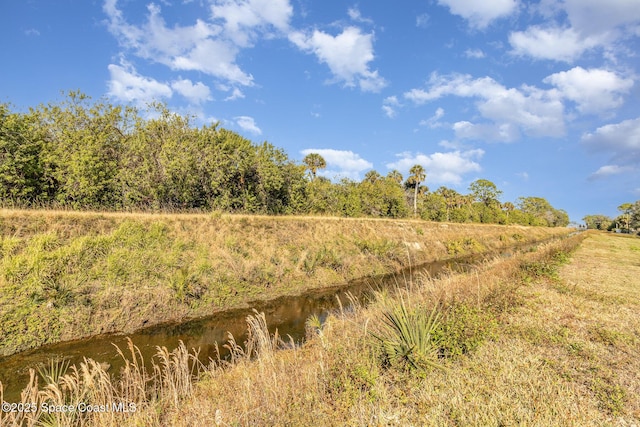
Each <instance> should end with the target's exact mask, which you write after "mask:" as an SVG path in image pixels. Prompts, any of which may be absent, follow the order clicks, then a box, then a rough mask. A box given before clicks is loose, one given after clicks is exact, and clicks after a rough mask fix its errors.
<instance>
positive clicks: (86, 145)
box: [0, 92, 569, 226]
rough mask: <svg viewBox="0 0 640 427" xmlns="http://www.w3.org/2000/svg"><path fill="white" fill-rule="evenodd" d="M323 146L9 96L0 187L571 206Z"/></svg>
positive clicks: (275, 206)
mask: <svg viewBox="0 0 640 427" xmlns="http://www.w3.org/2000/svg"><path fill="white" fill-rule="evenodd" d="M325 166H326V164H325V161H324V159H322V157H321V156H320V155H318V154H310V155H308V156H307V157H306V158H305V159H304V161H303V163H302V164H300V163H297V162H295V161H293V160H291V159H289V157H288V156H287V154H286V153H285V152H284V151H283V150H282V149H279V148H276V147H274V146H273V145H271V144H270V143H268V142H263V143H260V144H255V143H253V142H251V141H249V140H247V139H246V138H243V137H242V136H240V135H238V134H237V133H235V132H232V131H229V130H227V129H223V128H221V127H220V126H219V124H214V125H210V126H202V127H196V126H194V123H193V119H192V118H189V117H185V116H182V115H179V114H176V113H173V112H171V111H169V110H168V109H167V107H166V106H165V105H162V104H153V105H151V106H150V107H149V109H148V110H147V111H144V112H140V111H138V110H137V109H135V108H132V107H125V106H120V105H112V104H110V103H108V102H106V101H99V102H92V101H91V99H89V98H88V97H87V96H85V95H83V94H81V93H79V92H71V93H69V95H68V96H67V97H66V98H65V100H63V101H62V102H60V103H57V104H48V105H41V106H38V107H35V108H31V109H30V110H29V111H28V112H26V113H19V112H13V111H11V108H10V106H9V105H7V104H0V198H1V199H2V203H3V205H5V206H19V207H56V206H59V207H68V208H72V209H103V210H212V209H216V210H222V211H226V212H246V213H260V214H327V215H341V216H376V217H392V218H401V217H409V216H413V215H415V216H419V217H421V218H423V219H427V220H433V221H453V222H483V223H502V224H506V223H518V224H524V225H545V226H565V225H567V224H568V223H569V218H568V216H567V214H566V212H564V211H562V210H557V209H555V208H553V207H552V206H551V205H550V204H549V202H548V201H546V200H545V199H543V198H539V197H525V198H520V199H519V200H518V202H517V203H516V204H515V205H514V204H512V203H510V202H506V203H501V202H500V200H499V198H500V195H501V192H500V191H499V190H498V189H497V188H496V186H495V185H494V184H493V183H491V182H490V181H487V180H478V181H475V182H474V183H472V184H471V186H470V187H469V190H470V193H469V194H467V195H462V194H459V193H457V192H456V191H455V190H452V189H449V188H445V187H440V188H439V189H437V190H436V191H433V192H432V191H429V189H428V188H427V187H426V186H424V185H421V184H422V183H423V182H424V181H425V179H426V175H427V172H428V171H424V169H422V167H421V166H419V165H416V166H414V167H413V168H412V169H411V175H410V176H409V177H407V179H406V180H405V179H404V177H403V176H402V175H401V174H400V173H399V172H398V171H392V172H390V173H389V174H387V175H386V176H382V175H380V174H379V173H378V172H376V171H369V172H368V173H367V174H366V176H365V178H364V179H363V180H362V181H361V182H356V181H353V180H349V179H343V180H341V181H340V182H337V183H334V182H331V181H329V180H328V179H326V178H324V177H321V176H317V171H318V170H319V169H322V168H324V167H325Z"/></svg>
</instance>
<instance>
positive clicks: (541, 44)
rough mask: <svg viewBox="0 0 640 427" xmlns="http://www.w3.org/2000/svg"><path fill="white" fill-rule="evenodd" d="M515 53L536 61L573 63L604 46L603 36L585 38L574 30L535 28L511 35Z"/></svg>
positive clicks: (510, 41) (510, 40)
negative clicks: (592, 50) (588, 52)
mask: <svg viewBox="0 0 640 427" xmlns="http://www.w3.org/2000/svg"><path fill="white" fill-rule="evenodd" d="M509 43H510V44H511V47H512V48H513V53H514V54H515V55H519V56H530V57H532V58H535V59H551V60H555V61H564V62H573V61H575V60H576V59H578V58H579V57H580V56H582V54H583V53H584V52H585V51H587V50H589V49H593V48H595V47H598V46H601V45H603V44H604V38H603V37H602V36H587V37H585V36H583V35H581V34H580V33H578V32H577V31H576V30H574V29H573V28H559V27H539V26H533V27H529V28H527V29H526V30H525V31H516V32H513V33H511V34H510V35H509Z"/></svg>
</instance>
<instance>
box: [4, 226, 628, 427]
mask: <svg viewBox="0 0 640 427" xmlns="http://www.w3.org/2000/svg"><path fill="white" fill-rule="evenodd" d="M583 238H585V236H584V235H582V236H575V237H572V238H570V239H565V240H563V241H561V242H558V243H555V244H552V245H545V246H543V247H539V248H538V249H537V250H536V251H533V252H529V253H524V254H520V255H517V256H514V257H511V258H509V259H496V260H494V261H493V262H490V263H487V264H486V265H484V266H483V267H482V268H481V269H480V270H478V271H475V272H471V273H467V274H456V275H451V276H449V277H446V278H443V279H438V280H431V279H429V278H425V277H422V278H416V279H415V280H414V281H413V282H412V283H411V284H410V286H409V289H408V290H403V291H399V292H398V293H397V295H396V294H390V293H388V292H384V293H380V294H378V295H377V299H376V301H375V302H373V303H372V304H371V305H369V306H368V307H361V308H357V309H355V310H349V311H342V312H338V313H336V314H335V315H332V316H330V317H329V318H328V319H327V320H326V322H325V323H324V324H320V323H319V322H318V321H317V319H310V320H309V321H308V335H309V340H308V341H307V343H306V344H305V345H303V346H302V347H299V348H289V349H284V350H280V351H275V350H276V349H277V348H282V347H283V342H282V341H281V340H279V339H277V337H273V336H270V335H269V334H268V332H266V327H265V326H266V325H264V322H263V318H262V317H261V316H259V315H256V316H252V317H250V318H249V319H248V326H249V329H250V332H251V334H250V338H249V341H248V347H247V348H246V349H245V350H242V349H240V348H238V347H236V346H235V345H234V344H233V343H231V344H230V347H231V348H232V349H233V350H234V351H233V354H234V357H233V360H232V361H230V362H225V363H217V364H214V365H212V366H209V367H207V368H204V367H201V370H200V374H199V375H197V380H196V376H194V375H193V373H194V371H193V363H190V362H189V360H190V356H189V354H188V352H187V350H186V349H184V348H182V349H179V350H177V351H175V352H174V353H171V354H170V353H168V352H167V351H166V350H164V349H161V350H159V353H158V358H157V364H156V367H155V368H154V369H153V370H148V371H145V370H144V369H142V368H141V367H140V365H139V363H138V362H136V361H135V360H134V359H133V358H132V356H131V355H129V356H128V358H129V359H130V360H131V363H130V364H129V365H128V368H127V370H126V371H125V372H124V376H123V378H124V380H123V382H121V383H115V382H113V381H112V380H109V377H108V375H107V374H106V373H105V372H104V371H103V370H102V369H101V367H100V366H99V365H96V364H93V363H92V362H90V361H89V362H88V363H87V364H85V365H83V366H82V367H80V368H79V369H78V370H71V372H70V373H69V374H67V375H66V376H63V377H61V378H59V379H56V381H55V382H54V384H51V385H49V386H48V387H47V388H42V387H41V388H36V387H34V386H33V385H34V384H35V378H34V381H33V382H32V386H31V387H30V388H27V389H26V390H25V393H24V395H23V398H24V401H25V402H30V401H34V402H42V401H46V402H49V403H51V404H60V403H68V404H69V403H71V404H73V403H77V402H79V401H90V402H93V403H95V404H101V403H108V402H113V401H125V402H134V403H136V404H137V407H136V409H137V411H136V412H135V413H134V414H128V415H125V414H121V413H113V412H111V413H105V414H77V413H76V414H71V415H70V414H66V415H64V416H63V415H60V416H57V417H54V416H45V415H43V414H39V415H33V416H31V418H29V416H26V418H25V419H24V420H25V424H29V423H31V422H35V419H36V418H37V417H40V421H45V422H51V423H52V424H53V423H58V424H59V425H79V424H82V423H85V424H86V425H157V426H164V425H167V426H168V425H171V426H191V425H220V426H245V425H246V426H248V425H355V426H359V425H362V426H364V425H385V426H386V425H399V426H405V425H434V426H446V425H451V426H455V425H476V426H501V425H527V426H578V425H579V426H587V425H589V426H590V425H611V426H634V425H638V422H640V359H639V358H638V354H640V319H639V316H638V315H637V313H638V312H640V282H638V280H637V279H636V278H637V277H638V275H639V273H640V239H637V238H628V237H622V236H616V235H611V234H604V233H596V232H594V233H590V234H588V236H587V237H586V240H584V241H583V242H582V243H581V240H582V239H583ZM576 245H580V246H578V249H577V250H576V251H575V252H574V251H573V249H575V247H576ZM434 307H435V309H434ZM402 313H405V314H406V316H404V317H403V315H402ZM434 313H435V314H436V316H431V314H434ZM385 319H386V320H385ZM390 319H395V320H396V321H397V323H398V324H399V325H401V326H402V325H405V326H406V328H405V329H404V330H405V333H404V334H399V333H398V331H397V330H396V331H394V329H393V328H391V327H390V325H391V323H390V321H389V320H390ZM403 319H404V320H403ZM434 320H435V321H434ZM400 330H403V328H400ZM418 336H420V337H423V338H425V337H426V339H425V340H423V341H420V339H418V338H417V337H418ZM408 337H413V338H415V340H414V341H412V342H413V344H412V345H411V346H409V348H407V347H405V348H404V351H401V352H397V351H395V350H397V349H398V348H400V347H401V346H399V345H398V344H401V343H403V342H407V340H408ZM285 341H286V340H285ZM408 341H411V340H408ZM425 343H426V344H425ZM284 347H286V345H285V346H284ZM394 349H395V350H394ZM131 350H132V351H131V353H132V354H135V349H133V348H132V349H131ZM394 351H395V352H394ZM125 353H127V352H126V351H125ZM127 354H128V353H127ZM83 399H84V400H83ZM12 419H13V420H14V421H16V422H18V421H20V418H19V417H14V418H9V417H8V416H7V415H5V419H4V421H5V422H11V420H12Z"/></svg>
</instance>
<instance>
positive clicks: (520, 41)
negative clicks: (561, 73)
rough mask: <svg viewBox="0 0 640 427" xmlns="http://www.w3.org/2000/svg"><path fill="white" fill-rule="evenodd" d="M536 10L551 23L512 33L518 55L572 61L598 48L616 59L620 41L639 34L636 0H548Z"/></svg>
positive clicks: (639, 12) (639, 9)
mask: <svg viewBox="0 0 640 427" xmlns="http://www.w3.org/2000/svg"><path fill="white" fill-rule="evenodd" d="M537 9H538V10H539V11H540V12H541V14H542V15H543V16H544V18H545V19H547V20H548V21H549V22H550V24H549V25H547V26H544V27H542V26H539V25H533V26H531V27H529V28H527V29H525V30H524V31H516V32H513V33H511V34H510V36H509V42H510V43H511V46H512V48H513V53H515V54H517V55H523V56H529V57H532V58H535V59H550V60H556V61H565V62H573V61H575V60H577V59H578V58H580V57H581V56H582V55H583V53H585V52H586V51H589V50H592V49H596V48H598V49H602V50H604V51H605V52H607V54H608V55H609V56H611V55H612V54H613V55H614V56H615V53H613V52H614V51H616V50H617V44H618V42H619V41H621V40H625V39H627V38H629V37H637V36H638V34H639V33H638V28H640V7H638V2H637V0H610V1H606V2H604V1H601V0H562V1H560V0H548V1H544V2H541V3H540V5H539V7H538V8H537Z"/></svg>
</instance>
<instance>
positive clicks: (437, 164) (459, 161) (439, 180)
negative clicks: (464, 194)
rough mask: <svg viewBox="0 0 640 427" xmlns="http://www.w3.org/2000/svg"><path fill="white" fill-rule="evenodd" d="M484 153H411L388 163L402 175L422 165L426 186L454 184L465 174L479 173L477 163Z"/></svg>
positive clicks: (388, 165)
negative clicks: (417, 165)
mask: <svg viewBox="0 0 640 427" xmlns="http://www.w3.org/2000/svg"><path fill="white" fill-rule="evenodd" d="M483 155H484V151H483V150H480V149H475V150H466V151H460V150H457V151H450V152H447V153H439V152H438V153H433V154H429V155H427V154H422V153H415V154H414V153H411V152H405V153H400V154H397V155H396V157H398V160H397V161H395V162H392V163H388V164H387V165H386V166H387V168H389V169H398V170H399V171H400V172H402V173H403V174H408V172H409V169H410V168H411V167H412V166H413V165H416V164H419V165H422V166H423V167H424V169H425V171H426V172H427V179H426V182H427V183H428V184H455V185H458V184H460V183H461V182H462V178H463V176H464V175H465V174H468V173H471V172H480V171H481V170H482V168H481V167H480V164H479V163H477V162H478V161H479V160H480V159H481V158H482V156H483Z"/></svg>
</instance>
